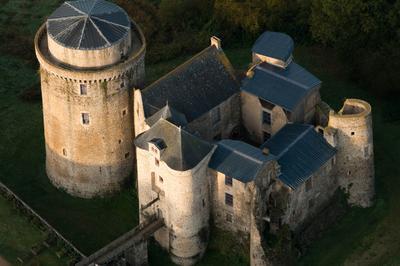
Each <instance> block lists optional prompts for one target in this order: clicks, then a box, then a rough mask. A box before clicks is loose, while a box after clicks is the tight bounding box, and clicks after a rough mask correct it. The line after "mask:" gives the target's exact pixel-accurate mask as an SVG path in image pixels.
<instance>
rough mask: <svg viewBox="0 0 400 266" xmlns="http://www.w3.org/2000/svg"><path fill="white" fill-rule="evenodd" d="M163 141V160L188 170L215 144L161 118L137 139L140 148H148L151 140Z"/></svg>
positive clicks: (175, 166) (178, 169) (180, 169)
mask: <svg viewBox="0 0 400 266" xmlns="http://www.w3.org/2000/svg"><path fill="white" fill-rule="evenodd" d="M154 140H157V142H160V140H162V141H163V148H164V149H163V151H162V152H161V160H162V161H164V162H165V163H166V164H167V165H168V166H169V167H170V168H172V169H174V170H177V171H186V170H189V169H192V168H193V167H195V166H196V165H197V164H198V163H199V162H200V161H201V160H203V158H204V157H205V156H206V155H207V154H208V153H209V152H210V151H211V150H212V148H213V145H212V144H210V143H208V142H206V141H203V140H201V139H199V138H198V137H195V136H193V135H191V134H190V133H188V132H186V131H185V130H182V129H181V128H180V127H177V126H175V125H174V124H172V123H170V122H168V121H167V120H164V119H161V120H159V121H158V122H157V123H155V124H154V125H153V126H152V127H151V128H150V129H149V130H147V131H145V132H144V133H142V134H140V135H139V136H138V137H136V139H135V145H136V147H138V148H141V149H144V150H148V149H149V142H153V143H154Z"/></svg>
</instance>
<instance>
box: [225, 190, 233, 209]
mask: <svg viewBox="0 0 400 266" xmlns="http://www.w3.org/2000/svg"><path fill="white" fill-rule="evenodd" d="M225 204H226V205H228V206H231V207H232V206H233V196H232V195H231V194H229V193H225Z"/></svg>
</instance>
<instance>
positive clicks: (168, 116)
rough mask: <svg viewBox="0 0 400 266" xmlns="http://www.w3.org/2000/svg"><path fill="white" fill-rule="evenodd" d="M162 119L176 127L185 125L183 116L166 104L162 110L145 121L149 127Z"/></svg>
mask: <svg viewBox="0 0 400 266" xmlns="http://www.w3.org/2000/svg"><path fill="white" fill-rule="evenodd" d="M161 118H164V119H165V120H168V121H169V122H171V123H172V124H174V125H176V126H185V125H187V120H186V117H185V115H184V114H182V113H180V112H178V111H177V110H175V109H174V108H172V107H171V106H170V105H169V104H168V103H167V105H165V106H164V107H163V108H161V109H160V110H158V111H157V112H156V113H155V114H154V115H152V116H150V117H149V118H147V119H146V123H147V124H148V125H149V126H150V127H151V126H152V125H154V124H155V123H156V122H157V121H158V120H160V119H161Z"/></svg>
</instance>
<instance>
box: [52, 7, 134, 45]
mask: <svg viewBox="0 0 400 266" xmlns="http://www.w3.org/2000/svg"><path fill="white" fill-rule="evenodd" d="M130 25H131V22H130V19H129V17H128V15H127V14H126V12H125V11H124V10H123V9H122V8H120V7H119V6H117V5H115V4H113V3H111V2H108V1H104V0H79V1H66V2H65V3H64V4H62V5H61V6H60V7H59V8H57V9H56V10H55V11H54V12H53V13H52V14H51V15H50V17H49V18H48V19H47V32H48V34H49V35H50V37H51V38H52V39H53V40H55V41H56V42H57V43H59V44H61V45H62V46H64V47H68V48H73V49H81V50H85V49H101V48H106V47H109V46H111V45H113V44H115V43H117V42H118V41H120V40H121V39H123V38H124V37H125V36H127V35H128V32H129V31H130V28H131V26H130Z"/></svg>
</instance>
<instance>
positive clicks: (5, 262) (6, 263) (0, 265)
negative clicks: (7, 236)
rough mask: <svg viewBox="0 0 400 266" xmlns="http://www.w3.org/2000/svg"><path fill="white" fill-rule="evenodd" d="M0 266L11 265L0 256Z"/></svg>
mask: <svg viewBox="0 0 400 266" xmlns="http://www.w3.org/2000/svg"><path fill="white" fill-rule="evenodd" d="M0 266H11V264H10V263H8V261H6V260H5V259H3V258H2V257H1V256H0Z"/></svg>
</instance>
